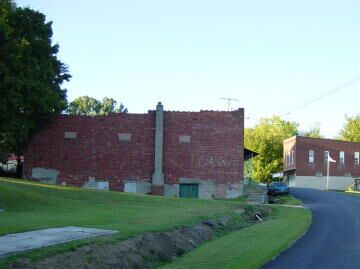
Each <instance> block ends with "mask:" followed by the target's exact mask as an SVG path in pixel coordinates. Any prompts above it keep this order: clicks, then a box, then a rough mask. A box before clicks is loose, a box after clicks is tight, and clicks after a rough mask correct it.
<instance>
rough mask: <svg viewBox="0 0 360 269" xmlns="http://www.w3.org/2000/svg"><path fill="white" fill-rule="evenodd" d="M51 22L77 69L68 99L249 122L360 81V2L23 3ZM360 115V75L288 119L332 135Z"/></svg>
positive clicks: (69, 61) (62, 53)
mask: <svg viewBox="0 0 360 269" xmlns="http://www.w3.org/2000/svg"><path fill="white" fill-rule="evenodd" d="M16 2H17V4H18V5H19V6H28V7H31V8H33V9H36V10H39V11H41V12H43V13H44V14H45V15H46V16H47V20H51V21H53V30H54V38H53V41H54V43H59V45H60V53H59V57H60V59H61V60H62V61H63V62H65V63H66V64H67V65H69V70H70V73H71V74H72V75H73V78H72V79H71V82H70V83H67V84H66V88H67V89H68V97H69V100H73V99H74V98H76V97H78V96H81V95H89V96H92V97H95V98H102V97H104V96H109V97H113V98H115V99H116V100H118V101H121V102H123V103H124V104H125V105H126V106H127V107H128V109H129V112H146V111H147V110H148V109H153V108H154V107H155V105H156V103H157V101H162V102H163V104H164V106H165V109H167V110H186V111H197V110H200V109H213V110H226V109H227V105H226V102H225V101H223V100H220V99H219V98H221V97H231V98H236V99H239V100H240V101H239V102H237V103H233V105H232V107H234V108H235V107H239V106H240V107H244V108H245V113H246V116H247V117H249V118H248V119H247V120H246V126H252V125H254V123H256V122H257V121H258V119H259V118H261V117H271V116H272V115H283V114H286V113H287V112H289V111H291V110H292V108H293V107H296V106H297V105H301V104H303V103H304V102H306V101H307V100H309V99H311V98H313V97H316V96H320V95H321V94H322V93H325V92H327V91H330V90H332V89H335V88H337V87H339V86H341V85H343V84H345V83H346V82H349V81H351V80H354V79H356V78H360V16H359V14H360V13H359V10H360V1H358V0H317V1H314V0H311V1H310V0H302V1H286V0H283V1H279V0H272V1H269V0H258V1H241V0H234V1H230V0H222V1H210V0H206V1H205V0H204V1H203V0H197V1H194V0H181V1H178V0H176V1H175V0H162V1H160V0H151V1H149V0H137V1H122V0H107V1H100V0H92V1H85V0H77V1H74V0H51V1H49V0H17V1H16ZM359 112H360V82H358V83H356V84H354V85H353V86H351V87H347V88H345V89H343V90H341V91H339V92H336V93H334V94H332V95H330V96H328V97H326V98H323V99H321V100H319V101H318V102H315V103H313V104H311V105H308V106H305V107H303V108H302V109H299V110H297V111H295V112H294V113H292V114H290V115H287V116H284V117H283V118H284V119H288V120H292V121H297V122H298V123H299V124H300V127H301V128H302V129H306V128H308V127H309V126H311V125H313V124H315V123H320V126H321V130H322V132H323V133H324V134H325V135H326V136H327V137H330V138H331V137H333V136H334V135H336V134H337V133H338V131H339V130H340V129H341V127H342V125H343V123H344V116H345V114H348V115H356V114H358V113H359Z"/></svg>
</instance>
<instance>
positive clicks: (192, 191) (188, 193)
mask: <svg viewBox="0 0 360 269" xmlns="http://www.w3.org/2000/svg"><path fill="white" fill-rule="evenodd" d="M179 197H180V198H198V197H199V184H180V189H179Z"/></svg>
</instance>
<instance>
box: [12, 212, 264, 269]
mask: <svg viewBox="0 0 360 269" xmlns="http://www.w3.org/2000/svg"><path fill="white" fill-rule="evenodd" d="M266 210H267V212H266ZM269 210H270V209H267V208H257V209H254V208H250V209H247V210H242V209H241V210H238V211H237V213H234V214H229V215H226V216H223V217H221V218H218V219H216V220H209V221H204V222H202V223H200V224H197V225H194V226H188V227H182V228H178V229H175V230H172V231H167V232H156V233H144V234H141V235H138V236H136V237H134V238H130V239H127V240H124V241H120V242H118V243H115V244H104V245H97V244H90V245H86V246H82V247H79V248H77V249H75V250H74V251H69V252H65V253H60V254H57V255H54V256H51V257H48V258H45V259H44V260H42V261H39V262H31V261H29V260H26V259H22V260H19V261H16V262H14V263H13V264H12V265H11V266H10V268H13V269H20V268H21V269H35V268H36V269H48V268H59V269H60V268H64V269H65V268H66V269H78V268H87V269H93V268H94V269H95V268H126V269H129V268H130V269H131V268H133V269H137V268H139V269H148V268H149V269H150V268H156V267H157V266H158V265H159V264H161V263H164V262H171V261H173V260H174V259H175V258H176V257H179V256H181V255H183V254H184V253H187V252H190V251H192V250H193V249H194V248H196V247H197V246H198V245H200V244H202V243H204V242H206V241H208V240H210V239H211V238H213V237H214V236H215V235H217V234H221V233H223V232H228V231H233V230H238V229H241V228H243V227H246V226H249V225H251V224H252V223H255V222H257V220H256V219H255V218H254V214H255V213H257V214H262V216H266V215H267V214H268V212H269Z"/></svg>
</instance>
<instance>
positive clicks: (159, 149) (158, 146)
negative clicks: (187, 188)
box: [151, 102, 164, 195]
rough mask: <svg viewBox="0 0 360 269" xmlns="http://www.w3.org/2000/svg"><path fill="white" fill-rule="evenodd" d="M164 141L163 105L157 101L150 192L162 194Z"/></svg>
mask: <svg viewBox="0 0 360 269" xmlns="http://www.w3.org/2000/svg"><path fill="white" fill-rule="evenodd" d="M163 143H164V107H163V105H162V104H161V102H159V103H158V104H157V106H156V120H155V163H154V173H153V176H152V186H151V193H152V194H155V195H162V194H163V193H164V172H163V154H164V153H163V147H164V145H163Z"/></svg>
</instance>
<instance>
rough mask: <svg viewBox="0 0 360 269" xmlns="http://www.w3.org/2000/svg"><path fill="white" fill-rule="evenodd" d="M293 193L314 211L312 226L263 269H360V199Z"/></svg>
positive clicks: (324, 193)
mask: <svg viewBox="0 0 360 269" xmlns="http://www.w3.org/2000/svg"><path fill="white" fill-rule="evenodd" d="M291 191H292V194H294V195H295V196H296V197H297V198H298V199H300V200H302V201H303V202H304V204H305V206H306V207H308V208H309V209H310V210H311V211H312V224H311V226H310V229H309V230H308V232H307V233H306V234H305V235H304V236H303V237H302V238H301V239H299V240H298V241H297V242H296V243H295V244H294V245H293V246H292V247H291V248H289V249H288V250H286V251H284V252H283V253H281V254H280V255H279V256H278V257H277V258H275V259H274V260H272V261H271V262H270V263H268V264H266V265H265V266H263V267H262V269H283V268H284V269H285V268H286V269H302V268H304V269H305V268H306V269H309V268H310V269H312V268H314V269H318V268H326V269H332V268H334V269H355V268H356V269H359V268H360V197H359V198H358V197H352V196H348V195H344V194H340V193H336V192H327V191H320V190H312V189H303V188H292V189H291ZM284 233H286V231H284Z"/></svg>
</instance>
